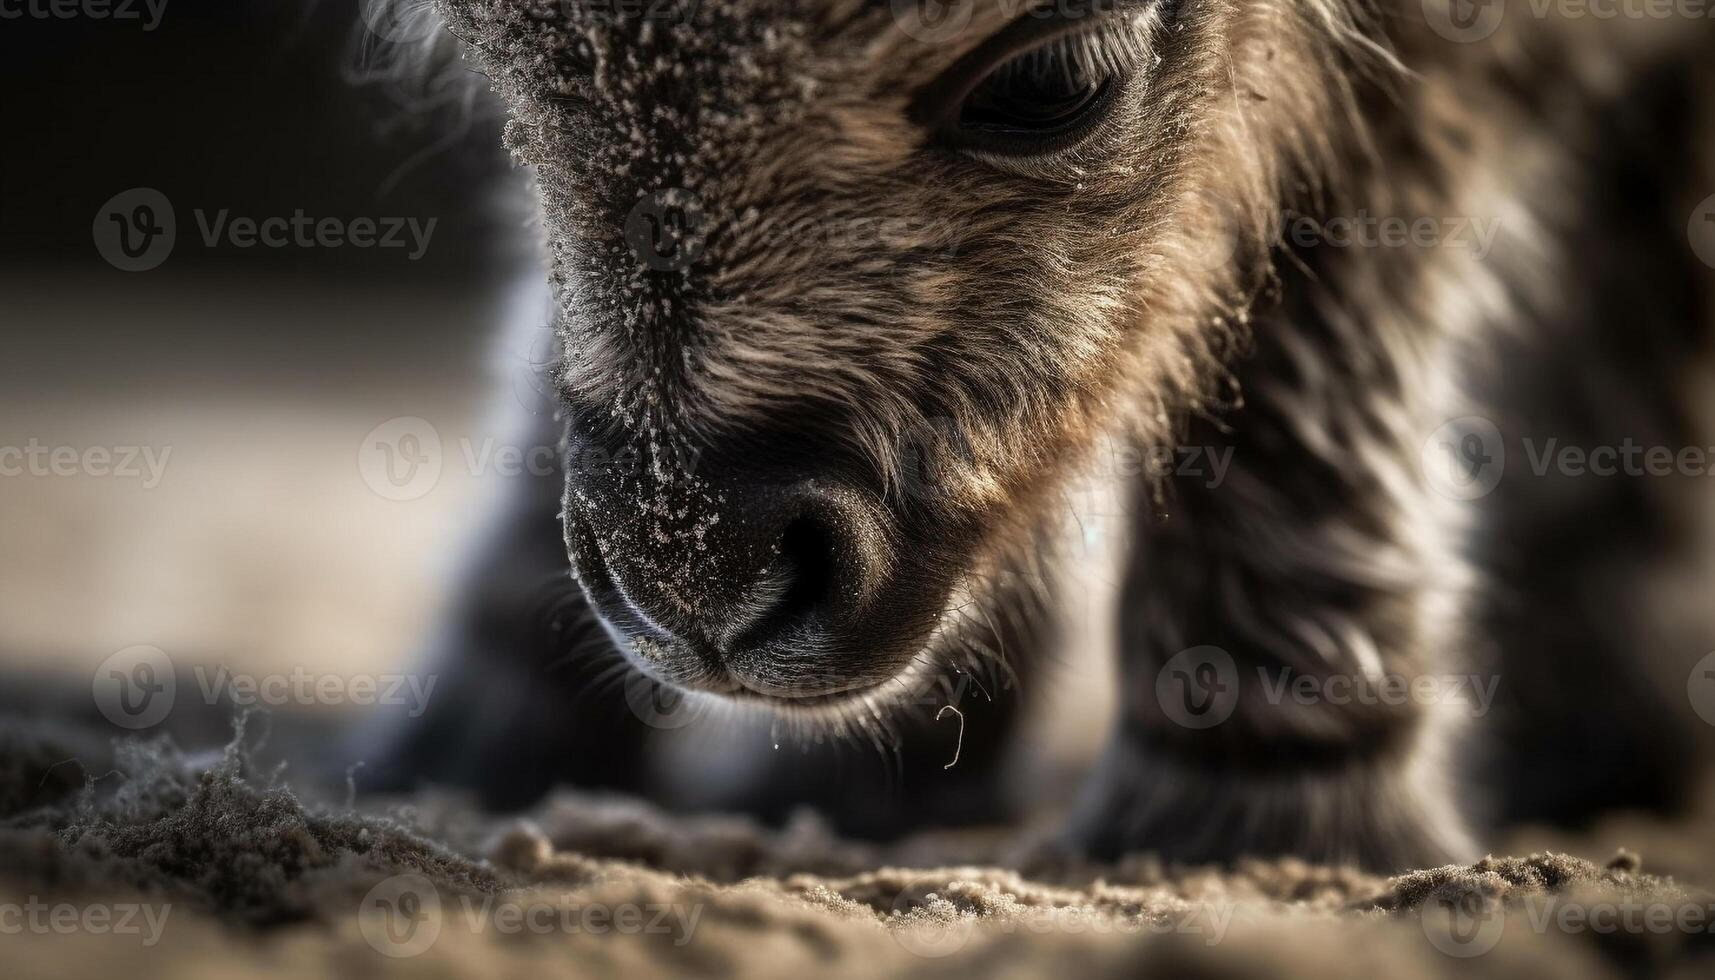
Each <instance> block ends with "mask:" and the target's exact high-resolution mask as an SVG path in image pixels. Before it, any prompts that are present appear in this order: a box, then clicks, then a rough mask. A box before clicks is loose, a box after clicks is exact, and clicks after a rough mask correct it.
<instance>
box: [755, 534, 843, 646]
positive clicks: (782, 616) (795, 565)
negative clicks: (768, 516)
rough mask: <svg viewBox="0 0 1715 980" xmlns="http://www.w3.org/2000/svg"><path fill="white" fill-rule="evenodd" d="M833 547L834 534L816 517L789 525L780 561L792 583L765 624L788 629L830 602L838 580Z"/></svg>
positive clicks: (783, 541) (783, 539)
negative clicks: (835, 581)
mask: <svg viewBox="0 0 1715 980" xmlns="http://www.w3.org/2000/svg"><path fill="white" fill-rule="evenodd" d="M834 548H835V543H834V535H833V533H832V531H830V530H829V529H828V527H827V526H826V525H825V524H823V523H822V522H821V521H819V520H817V519H816V518H815V517H812V516H804V517H799V518H797V519H795V520H793V521H792V522H791V523H790V524H787V525H786V530H785V532H784V533H782V534H781V536H780V562H781V566H782V569H781V571H782V573H783V577H784V578H786V579H787V581H788V583H789V584H788V585H787V587H786V593H785V594H784V595H782V596H781V597H780V600H779V601H778V602H777V603H775V605H774V608H773V609H772V610H770V611H769V613H768V616H767V620H766V625H771V626H773V627H775V628H780V627H784V626H788V625H790V624H792V623H795V622H798V621H800V620H802V619H804V618H806V617H808V616H809V615H810V614H812V613H814V612H815V611H816V610H817V609H818V608H819V607H821V606H823V605H824V604H826V603H827V601H828V599H829V597H830V595H831V593H832V592H833V589H834V579H835V577H836V570H835V567H834Z"/></svg>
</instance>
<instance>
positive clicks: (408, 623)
mask: <svg viewBox="0 0 1715 980" xmlns="http://www.w3.org/2000/svg"><path fill="white" fill-rule="evenodd" d="M155 2H156V6H155V7H153V8H151V7H149V6H146V5H145V4H144V3H143V2H142V0H137V2H136V3H135V4H128V5H122V4H117V3H116V4H115V5H114V9H115V11H118V10H119V9H120V8H121V7H122V6H129V7H130V10H129V12H130V13H132V14H134V17H133V18H131V19H126V18H124V17H117V16H110V17H107V18H103V19H98V18H94V17H91V16H85V15H82V14H79V15H77V16H73V17H69V18H62V17H57V16H51V15H49V16H35V15H31V14H29V11H30V9H31V8H29V7H27V6H26V5H24V4H18V5H16V7H15V8H14V7H9V8H8V9H16V10H20V11H23V12H24V15H22V16H18V17H15V18H8V19H0V81H3V84H4V91H5V92H6V93H7V94H6V97H5V98H4V99H3V100H0V132H4V133H5V144H4V145H5V152H4V153H3V154H0V446H8V447H15V448H18V449H22V450H25V451H26V452H28V451H30V450H31V448H32V447H36V453H35V455H34V456H33V457H30V456H26V457H24V458H22V459H14V460H13V461H12V462H13V464H14V465H12V466H10V467H8V471H9V472H11V473H14V474H15V475H10V476H8V477H6V478H4V479H0V549H3V553H4V557H3V558H0V656H3V657H4V658H6V660H7V661H9V662H10V663H11V664H12V665H14V666H30V667H40V668H45V669H54V670H57V671H71V672H74V673H75V674H76V675H79V676H82V677H88V676H90V674H89V672H90V671H91V670H93V668H94V667H95V665H97V664H99V663H100V662H101V661H102V660H103V659H104V658H105V657H107V656H108V655H110V654H111V653H113V652H114V651H116V650H119V649H121V648H124V647H128V646H131V645H134V644H147V645H152V646H155V647H159V648H162V649H164V650H167V651H171V653H172V655H173V656H174V658H175V660H177V661H179V662H180V665H181V666H183V665H184V664H186V663H194V662H198V661H213V660H218V659H228V658H233V657H242V658H245V659H246V661H247V664H246V666H247V667H249V668H250V669H254V670H256V671H258V672H262V671H271V670H280V669H285V668H286V667H291V666H299V665H301V666H303V667H305V668H306V669H308V670H310V671H312V672H320V671H344V670H359V669H373V665H375V664H377V663H387V662H393V661H396V660H397V659H398V658H399V657H400V656H401V655H403V654H405V653H406V652H408V651H409V650H410V648H411V647H412V646H413V645H414V644H415V643H417V642H418V640H419V639H420V638H421V636H422V634H423V631H424V628H425V624H426V623H427V621H428V620H429V615H428V614H429V611H430V609H431V607H432V605H433V602H434V595H435V589H436V588H437V586H438V584H439V583H441V582H443V581H444V580H445V578H446V574H447V570H448V567H449V566H450V564H451V562H452V561H453V558H454V555H453V552H454V551H455V550H456V549H455V548H454V547H453V546H454V545H456V543H457V541H458V540H459V535H460V528H461V527H462V526H463V525H464V524H467V523H468V517H469V513H470V510H471V506H472V504H473V503H474V502H475V501H476V498H477V497H479V496H480V494H481V492H482V490H481V487H482V485H483V484H484V483H485V482H489V483H492V482H493V481H494V480H495V479H504V477H496V476H494V475H493V474H492V473H491V474H490V478H489V479H488V480H487V481H485V480H484V479H483V478H480V477H478V476H476V475H474V474H472V473H471V472H469V467H465V466H447V467H445V468H444V470H443V472H442V474H441V475H440V477H439V479H438V480H436V481H434V482H433V484H432V485H428V486H418V487H415V488H413V490H412V492H411V494H410V495H409V499H403V500H395V499H386V498H384V497H383V496H380V495H378V494H377V493H376V492H374V491H373V490H372V489H371V488H370V487H369V485H368V484H367V483H366V481H365V480H364V479H363V477H362V473H361V472H360V467H359V460H358V452H359V447H360V444H361V443H362V441H363V439H364V436H365V434H366V433H367V432H369V431H370V430H371V429H372V428H374V427H375V426H376V425H377V424H379V423H382V422H384V421H385V420H388V419H392V418H395V417H400V416H411V417H419V418H422V419H425V420H427V421H428V422H429V423H431V424H432V425H433V426H434V427H435V428H436V429H437V430H438V431H439V432H440V434H441V435H442V436H443V437H444V438H445V439H447V440H449V449H448V452H449V453H451V452H452V450H451V448H450V447H451V442H452V441H453V440H461V439H463V438H465V437H466V436H470V437H472V439H473V444H474V445H476V446H480V445H481V444H482V440H483V438H484V434H482V433H479V430H481V429H482V428H483V425H484V424H485V420H487V419H488V418H490V417H491V415H490V411H489V410H490V408H491V407H492V406H491V403H492V402H493V400H494V397H495V394H494V390H493V386H492V385H491V384H490V383H489V378H490V374H491V372H490V370H489V368H490V366H491V361H492V358H490V357H489V356H488V355H489V351H490V349H491V347H492V338H493V335H494V332H495V325H496V324H497V322H498V321H499V320H500V319H502V318H503V317H505V316H507V315H508V313H507V311H506V307H507V304H508V303H509V302H512V300H511V299H510V297H511V296H513V295H514V291H513V290H512V289H511V287H510V286H509V283H510V282H512V281H514V280H516V279H517V277H518V275H519V274H520V273H525V274H528V275H529V276H530V277H531V278H539V276H538V275H537V274H536V273H534V272H533V271H530V270H531V261H532V259H531V256H530V255H529V254H528V243H529V242H530V241H531V240H532V239H531V236H530V235H529V234H528V229H527V228H526V227H525V226H526V224H527V221H528V217H527V212H525V211H523V210H522V209H520V208H519V207H517V206H516V201H515V195H513V196H508V195H509V188H510V187H512V186H513V185H515V184H516V183H517V180H516V177H515V176H514V175H513V174H512V170H511V167H510V165H509V163H508V161H507V160H506V158H505V155H504V153H503V152H502V151H501V150H500V148H499V139H498V131H499V127H498V123H497V122H496V120H494V119H493V118H492V117H490V116H487V115H485V114H484V113H483V112H481V111H480V110H477V111H473V110H472V108H471V107H470V106H467V105H462V104H458V103H457V100H456V98H453V99H447V98H441V97H439V96H437V95H436V94H435V93H433V92H426V91H424V90H422V89H421V88H411V87H409V86H398V85H393V84H391V83H390V82H389V81H388V80H387V79H386V78H382V77H378V76H377V74H376V71H375V70H371V69H366V68H365V67H364V66H365V65H370V66H371V67H372V68H373V66H374V65H375V59H374V58H373V57H369V56H368V55H367V54H366V51H365V48H366V47H369V48H377V47H379V50H381V53H382V54H385V45H379V46H378V45H377V42H376V39H375V38H374V37H373V36H372V35H369V34H368V32H366V31H365V30H364V29H363V28H364V21H363V19H362V17H361V13H362V11H361V10H360V0H244V2H233V0H166V2H165V4H164V5H161V4H160V0H155ZM38 6H42V5H38ZM143 189H146V190H152V191H155V192H158V194H159V198H160V199H164V200H165V202H167V207H168V208H170V210H171V213H172V216H173V219H174V222H175V224H176V234H174V235H171V236H167V237H170V238H172V242H171V251H170V254H166V255H165V257H164V259H163V258H162V256H160V255H159V254H158V253H156V252H151V254H148V255H146V256H144V257H143V261H142V263H141V264H145V265H149V266H152V267H150V268H147V269H146V270H144V271H124V269H123V268H121V266H124V265H127V264H132V263H127V262H126V261H125V260H124V259H120V260H119V261H118V262H117V264H116V263H115V262H114V261H110V260H109V257H108V255H111V254H113V245H114V243H113V241H112V232H113V231H114V230H115V229H116V227H117V226H116V225H115V224H114V222H113V216H112V213H111V212H115V211H117V212H121V213H125V214H133V213H135V209H134V207H132V206H131V205H130V204H129V203H126V202H129V201H131V200H133V199H135V198H136V197H137V195H138V194H139V193H143ZM127 194H129V195H131V196H130V197H126V196H124V195H127ZM143 199H146V200H148V201H150V202H152V203H153V204H157V205H158V202H159V199H157V198H155V197H146V198H143ZM115 200H117V201H119V202H120V203H119V204H118V205H116V206H110V204H109V202H111V201H115ZM222 212H225V217H226V220H227V222H228V224H227V225H226V226H225V229H224V230H230V231H231V232H232V234H230V235H229V234H225V233H223V234H221V236H220V237H219V239H218V240H217V241H216V242H215V243H214V244H213V245H210V244H209V243H208V242H206V241H205V233H204V228H205V226H207V227H214V226H215V225H216V224H217V223H218V222H220V221H221V218H222ZM150 213H153V212H152V211H151V212H150ZM300 213H301V214H302V215H304V216H305V218H306V219H307V220H309V221H311V222H314V221H318V220H320V219H335V220H337V221H338V222H341V223H342V224H343V226H344V227H346V228H349V229H350V231H351V232H352V237H353V239H356V238H359V237H362V236H361V232H362V230H363V225H362V220H363V219H375V220H376V221H377V222H378V225H377V230H378V232H379V231H381V230H382V229H384V227H385V226H386V224H387V222H386V220H385V219H389V218H409V219H412V220H413V221H414V222H415V223H416V227H417V228H418V229H419V230H420V232H426V234H421V233H420V234H418V235H417V236H415V237H413V235H412V234H411V233H410V231H409V228H410V226H406V229H405V230H404V233H403V234H402V235H401V236H400V237H401V240H402V242H403V243H405V244H404V247H358V246H357V245H356V244H353V243H352V242H345V243H342V244H337V245H335V246H333V247H324V246H322V245H320V244H314V245H313V246H312V247H303V246H300V245H298V244H296V243H295V242H293V243H288V244H286V245H285V246H284V247H269V246H267V245H265V244H262V243H256V244H252V245H250V246H249V247H242V245H241V244H240V242H242V241H245V240H246V239H244V238H243V237H242V236H241V234H240V232H239V229H240V227H241V225H240V224H239V222H240V219H243V218H250V219H254V220H256V221H258V222H260V221H263V220H265V219H270V218H283V219H292V218H294V217H295V216H296V215H298V214H300ZM157 217H159V216H157ZM431 221H432V222H433V225H432V227H431V226H430V225H429V222H431ZM104 227H105V228H106V229H107V236H106V238H107V240H106V241H105V242H104V241H103V228H104ZM312 239H313V236H312ZM329 240H330V241H335V240H336V239H331V238H330V239H329ZM140 243H141V239H140V238H138V239H136V240H134V241H132V242H131V243H130V244H131V245H133V246H136V245H139V244H140ZM520 243H524V245H523V246H521V245H520ZM160 247H161V246H160V244H159V242H157V243H156V244H155V248H156V249H159V248H160ZM103 249H105V250H106V253H105V254H104V251H103ZM527 315H538V314H536V313H535V312H534V311H532V312H531V313H529V314H527ZM60 447H70V449H72V450H75V451H76V452H77V453H78V457H77V459H78V463H77V464H76V465H74V466H71V467H69V469H75V470H77V472H69V471H68V467H65V466H56V464H55V462H54V458H53V456H52V455H51V453H52V452H53V451H55V450H59V451H61V452H64V450H63V449H60ZM103 449H108V450H112V456H111V462H110V464H108V465H106V466H103V465H102V463H101V461H102V458H103V457H102V455H101V452H100V451H101V450H103ZM92 450H93V451H94V452H95V455H94V456H88V457H86V456H85V455H84V454H86V453H89V452H91V451H92ZM133 454H134V455H133ZM128 456H130V457H131V458H132V460H133V461H134V463H135V465H134V466H132V467H129V468H126V467H124V466H123V464H124V462H125V461H126V458H127V457H128ZM32 458H33V459H34V460H35V462H34V463H31V462H30V460H31V459H32ZM151 460H152V461H153V465H151V462H150V461H151ZM68 461H69V457H65V458H63V459H62V460H61V462H68ZM4 462H5V461H0V464H3V463H4ZM86 463H87V464H89V465H85V464H86ZM104 470H113V471H114V472H112V473H107V474H103V473H102V472H101V471H104ZM20 471H21V472H20ZM127 472H133V473H134V475H126V473H127Z"/></svg>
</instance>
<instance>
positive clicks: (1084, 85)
mask: <svg viewBox="0 0 1715 980" xmlns="http://www.w3.org/2000/svg"><path fill="white" fill-rule="evenodd" d="M1102 84H1103V80H1102V79H1099V78H1092V77H1088V76H1087V75H1086V74H1085V73H1084V72H1081V71H1077V70H1074V69H1071V68H1069V67H1068V66H1066V65H1065V64H1064V63H1061V62H1058V61H1057V60H1054V61H1048V60H1042V59H1037V58H1025V59H1020V60H1019V61H1017V62H1014V63H1012V64H1009V65H1005V66H1002V67H1001V68H999V69H997V70H996V71H995V72H994V73H992V74H990V75H989V77H987V78H985V79H983V81H982V83H981V84H979V85H978V86H977V87H976V89H975V90H973V91H972V92H971V94H970V95H969V96H968V97H966V99H965V104H964V108H963V109H962V110H961V111H960V114H959V122H960V125H962V126H965V127H967V128H973V129H981V130H1001V131H1027V132H1049V131H1053V130H1056V129H1059V128H1062V127H1064V126H1066V125H1068V124H1070V123H1072V122H1073V121H1075V120H1077V118H1078V117H1079V114H1080V113H1081V112H1082V111H1083V110H1084V108H1085V107H1087V106H1088V105H1089V104H1090V103H1091V102H1093V101H1094V100H1095V98H1096V95H1097V94H1098V93H1099V92H1100V91H1101V89H1102Z"/></svg>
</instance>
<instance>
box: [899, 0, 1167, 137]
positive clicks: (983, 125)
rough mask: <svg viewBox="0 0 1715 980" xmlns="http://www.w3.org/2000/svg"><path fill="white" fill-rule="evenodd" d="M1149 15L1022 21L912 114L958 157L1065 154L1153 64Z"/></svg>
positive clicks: (1114, 6) (1124, 5)
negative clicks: (965, 153)
mask: <svg viewBox="0 0 1715 980" xmlns="http://www.w3.org/2000/svg"><path fill="white" fill-rule="evenodd" d="M1140 5H1141V6H1142V9H1141V11H1137V12H1133V11H1136V10H1137V8H1138V7H1139V6H1140ZM1154 6H1155V5H1154V4H1151V3H1147V2H1145V0H1112V2H1110V4H1109V7H1110V8H1111V9H1109V10H1108V11H1107V14H1108V15H1107V16H1101V17H1071V16H1070V15H1066V16H1062V17H1059V18H1056V17H1051V16H1043V15H1037V14H1030V15H1026V16H1025V17H1024V18H1023V19H1021V20H1018V21H1015V22H1014V23H1013V24H1011V25H1010V26H1008V27H1007V28H1006V29H1005V30H1003V31H1001V32H1000V33H999V34H998V35H996V36H995V37H993V38H990V40H989V42H988V43H985V44H983V45H982V46H981V47H979V48H978V49H977V50H976V51H974V52H972V53H970V54H969V55H967V56H966V57H965V58H963V59H961V60H960V62H959V63H958V64H957V65H955V66H953V68H952V70H950V71H949V72H948V73H947V74H946V75H944V76H943V77H942V78H941V79H939V80H937V82H936V83H935V84H934V85H932V86H930V87H929V88H928V89H927V90H926V91H924V92H922V93H920V94H919V96H918V98H917V99H916V100H915V102H914V105H913V114H914V115H915V116H916V118H917V119H918V120H919V121H920V122H922V123H924V124H925V125H927V126H928V127H930V128H931V129H932V130H933V131H935V132H937V133H938V134H939V135H940V137H941V139H942V140H943V141H944V142H946V143H948V144H950V145H952V146H953V147H955V148H957V149H962V150H970V151H974V152H977V153H981V154H985V155H990V156H1019V157H1031V156H1042V155H1046V154H1050V153H1055V152H1059V151H1061V150H1065V149H1068V148H1070V147H1071V146H1073V145H1075V144H1076V143H1077V142H1078V141H1079V140H1081V139H1082V138H1083V137H1085V136H1087V135H1089V134H1090V133H1092V132H1094V131H1095V130H1096V129H1097V128H1098V127H1099V125H1100V123H1101V122H1102V120H1103V119H1105V118H1106V117H1107V115H1108V111H1109V110H1110V109H1112V108H1113V106H1114V105H1115V103H1116V102H1117V101H1118V97H1119V95H1120V93H1121V92H1122V91H1123V90H1124V89H1125V87H1126V83H1127V81H1128V80H1129V79H1130V78H1131V77H1132V76H1133V75H1136V74H1138V70H1139V68H1140V67H1141V66H1142V65H1144V64H1146V63H1147V62H1148V61H1149V60H1150V58H1151V57H1152V56H1151V51H1150V36H1151V33H1152V27H1153V25H1154V23H1155V20H1154V17H1155V15H1154V13H1153V8H1154Z"/></svg>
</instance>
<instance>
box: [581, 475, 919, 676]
mask: <svg viewBox="0 0 1715 980" xmlns="http://www.w3.org/2000/svg"><path fill="white" fill-rule="evenodd" d="M646 458H647V457H646ZM566 519H567V531H568V539H569V544H570V547H571V552H572V558H573V562H574V565H575V566H576V567H577V569H578V571H579V576H580V579H581V580H582V581H583V583H584V586H585V588H586V590H587V591H588V592H589V593H590V597H591V600H592V601H593V603H594V604H595V606H596V610H597V612H598V613H599V614H600V615H601V616H602V618H603V619H604V620H605V621H606V622H607V624H608V625H609V627H610V630H613V631H616V632H618V633H619V634H622V636H623V638H624V639H626V640H629V641H631V642H630V644H628V645H629V646H630V647H631V648H632V649H633V651H634V652H635V653H636V654H637V655H638V656H640V657H641V658H642V659H644V660H645V661H646V662H648V663H649V666H650V667H651V668H652V669H655V670H657V671H658V672H660V673H663V674H664V675H666V676H667V678H668V679H670V680H675V681H679V682H682V683H687V684H691V685H694V686H699V687H704V688H710V689H716V690H732V689H734V688H736V687H740V686H742V687H755V686H756V685H757V684H759V683H763V682H764V681H765V679H766V678H769V677H771V676H774V675H777V674H779V672H780V667H781V663H780V661H781V659H782V658H783V657H786V656H788V655H790V656H801V655H802V654H803V652H804V651H806V650H815V649H818V648H825V647H828V646H830V645H835V644H836V643H837V641H838V640H839V638H840V637H841V636H842V635H845V634H849V633H850V632H851V631H852V630H853V628H854V625H855V624H856V622H857V620H858V619H859V617H860V616H861V614H862V610H863V607H864V604H865V600H866V599H867V598H868V597H869V596H870V595H871V594H872V593H873V591H874V589H875V587H876V583H877V581H878V578H879V576H880V574H881V572H882V569H883V567H884V566H885V564H886V563H885V559H884V556H883V554H882V551H881V548H880V541H881V532H880V522H879V517H878V512H877V506H876V505H875V504H874V503H873V502H872V500H871V498H869V497H867V496H866V494H865V493H864V492H863V491H862V490H860V489H859V488H858V487H857V486H855V485H854V484H853V483H852V482H850V481H846V480H844V479H842V478H841V477H840V476H839V474H838V473H836V472H834V471H833V470H832V469H831V468H827V469H810V470H808V471H806V469H805V468H804V467H797V468H795V472H794V473H793V474H792V477H791V478H790V479H782V478H781V477H780V476H779V475H778V474H775V473H767V472H762V471H759V470H747V469H746V468H744V467H741V466H736V465H732V464H725V465H716V464H713V463H705V464H704V465H702V466H696V467H686V466H679V467H671V466H659V465H652V464H647V463H646V465H642V466H639V467H638V468H637V470H636V472H632V473H625V472H621V471H619V470H617V469H613V470H609V471H605V472H579V471H577V470H576V469H575V468H574V470H573V471H572V472H571V473H570V474H569V476H568V480H567V493H566ZM788 652H789V653H788Z"/></svg>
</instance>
